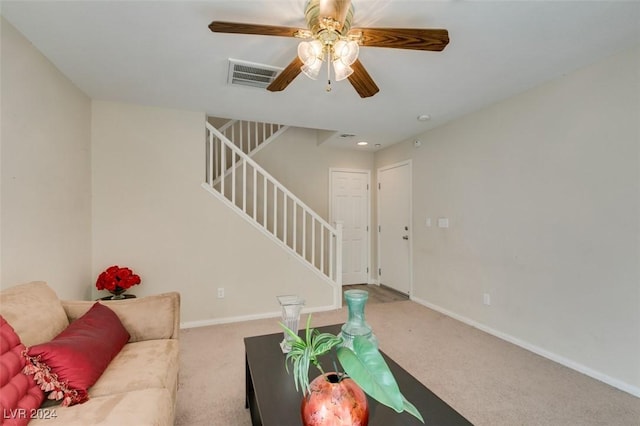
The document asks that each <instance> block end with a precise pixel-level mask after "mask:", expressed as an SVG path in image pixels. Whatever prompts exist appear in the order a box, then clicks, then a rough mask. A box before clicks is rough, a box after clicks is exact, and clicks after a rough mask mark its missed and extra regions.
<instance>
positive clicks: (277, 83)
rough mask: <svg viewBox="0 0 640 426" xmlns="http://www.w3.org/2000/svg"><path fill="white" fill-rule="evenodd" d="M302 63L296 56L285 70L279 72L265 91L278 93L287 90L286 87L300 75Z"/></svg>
mask: <svg viewBox="0 0 640 426" xmlns="http://www.w3.org/2000/svg"><path fill="white" fill-rule="evenodd" d="M302 65H303V62H302V61H301V60H300V58H298V57H297V56H296V57H295V59H294V60H293V61H291V63H290V64H289V65H287V67H286V68H285V69H283V70H282V72H280V74H279V75H278V76H277V77H276V79H275V80H273V81H272V82H271V84H270V85H269V86H267V90H268V91H270V92H279V91H281V90H284V89H286V88H287V86H288V85H289V84H290V83H291V82H292V81H293V79H295V78H296V77H297V76H298V74H300V72H301V70H300V67H301V66H302Z"/></svg>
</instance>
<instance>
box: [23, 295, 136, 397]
mask: <svg viewBox="0 0 640 426" xmlns="http://www.w3.org/2000/svg"><path fill="white" fill-rule="evenodd" d="M128 340H129V333H128V332H127V330H126V329H125V328H124V326H123V325H122V323H121V322H120V319H119V318H118V316H117V315H116V314H115V312H113V311H112V310H111V309H109V308H107V307H106V306H104V305H101V304H100V303H98V302H96V303H95V304H94V305H93V306H92V307H91V309H89V310H88V311H87V313H85V314H84V315H83V316H81V317H80V318H78V319H77V320H75V321H74V322H72V323H71V324H69V326H68V327H67V328H66V329H65V330H63V331H62V333H60V334H58V335H57V336H56V337H55V338H54V339H53V340H52V341H50V342H47V343H43V344H40V345H35V346H32V347H30V348H29V350H28V352H27V353H26V355H25V356H26V358H27V365H26V366H25V370H24V371H25V372H26V373H27V374H33V375H34V377H35V379H36V382H38V384H39V385H40V387H41V388H42V390H44V391H45V392H49V391H51V393H50V394H49V399H56V400H57V399H62V400H63V401H62V406H69V405H74V404H80V403H83V402H85V401H86V400H88V399H89V395H88V393H87V390H88V389H89V387H91V386H92V385H93V384H94V383H95V382H96V381H97V380H98V379H99V378H100V376H101V375H102V372H103V371H104V370H105V369H106V368H107V366H108V365H109V363H110V362H111V360H112V359H113V358H114V357H115V356H116V355H117V354H118V352H120V350H121V349H122V347H123V346H124V345H125V344H126V343H127V341H128Z"/></svg>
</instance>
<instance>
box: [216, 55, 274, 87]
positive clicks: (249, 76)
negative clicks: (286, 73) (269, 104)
mask: <svg viewBox="0 0 640 426" xmlns="http://www.w3.org/2000/svg"><path fill="white" fill-rule="evenodd" d="M280 71H282V68H278V67H272V66H270V65H264V64H256V63H254V62H247V61H241V60H238V59H231V58H230V59H229V76H228V77H227V83H228V84H231V85H234V86H250V87H259V88H261V89H264V88H266V87H267V86H268V85H269V84H271V82H272V81H273V80H274V79H275V78H276V76H277V75H278V73H279V72H280Z"/></svg>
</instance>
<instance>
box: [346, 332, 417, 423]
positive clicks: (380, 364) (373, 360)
mask: <svg viewBox="0 0 640 426" xmlns="http://www.w3.org/2000/svg"><path fill="white" fill-rule="evenodd" d="M338 359H339V360H340V364H342V367H343V368H344V370H345V371H346V372H347V374H348V375H349V377H351V378H352V379H353V380H354V381H355V382H356V383H357V384H358V386H360V387H361V388H362V390H363V391H365V392H366V393H367V394H368V395H369V396H370V397H372V398H373V399H375V400H376V401H378V402H380V403H381V404H384V405H386V406H387V407H390V408H393V409H394V410H395V411H397V412H398V413H400V412H401V411H402V410H403V408H404V403H403V401H402V394H401V393H400V389H399V388H398V384H397V383H396V379H395V378H394V377H393V374H392V373H391V370H389V367H388V366H387V363H386V362H385V361H384V358H382V355H381V354H380V352H379V351H378V348H376V346H375V345H374V344H373V343H371V342H369V340H368V339H367V338H365V337H362V336H358V337H356V338H355V339H354V340H353V350H351V349H350V348H346V347H341V348H338Z"/></svg>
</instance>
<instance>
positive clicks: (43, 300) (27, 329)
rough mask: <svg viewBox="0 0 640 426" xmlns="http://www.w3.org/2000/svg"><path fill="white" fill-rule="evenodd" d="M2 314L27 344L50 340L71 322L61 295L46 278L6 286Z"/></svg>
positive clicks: (0, 294)
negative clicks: (59, 296)
mask: <svg viewBox="0 0 640 426" xmlns="http://www.w3.org/2000/svg"><path fill="white" fill-rule="evenodd" d="M0 314H1V315H2V316H3V317H4V319H5V320H7V322H8V323H9V324H11V326H12V327H13V329H14V330H15V332H16V333H17V334H18V336H20V340H21V341H22V343H23V344H24V345H25V346H27V347H28V346H33V345H37V344H39V343H44V342H48V341H49V340H51V339H53V338H54V337H55V336H56V335H58V334H59V333H60V332H61V331H62V330H64V329H65V328H67V326H68V325H69V320H68V319H67V314H66V313H65V311H64V309H63V307H62V304H61V302H60V300H59V299H58V296H57V295H56V293H55V292H54V291H53V290H52V289H51V287H49V286H48V285H47V284H46V283H45V282H43V281H34V282H30V283H26V284H20V285H17V286H14V287H10V288H7V289H4V290H2V292H0Z"/></svg>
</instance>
